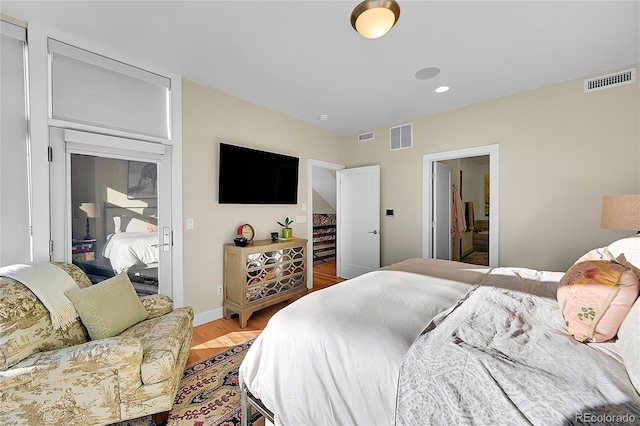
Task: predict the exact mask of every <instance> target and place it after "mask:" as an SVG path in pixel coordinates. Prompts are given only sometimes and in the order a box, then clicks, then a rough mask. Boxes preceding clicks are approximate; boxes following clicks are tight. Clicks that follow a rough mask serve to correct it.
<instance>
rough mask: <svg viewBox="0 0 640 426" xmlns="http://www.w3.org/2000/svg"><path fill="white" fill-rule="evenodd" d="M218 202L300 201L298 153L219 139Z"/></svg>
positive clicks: (285, 202)
mask: <svg viewBox="0 0 640 426" xmlns="http://www.w3.org/2000/svg"><path fill="white" fill-rule="evenodd" d="M218 158H219V164H218V166H219V167H218V170H219V174H218V202H219V203H221V204H297V203H298V164H299V162H300V161H299V159H298V158H297V157H291V156H288V155H282V154H276V153H273V152H266V151H259V150H257V149H251V148H245V147H242V146H236V145H229V144H226V143H220V152H219V157H218Z"/></svg>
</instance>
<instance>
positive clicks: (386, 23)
mask: <svg viewBox="0 0 640 426" xmlns="http://www.w3.org/2000/svg"><path fill="white" fill-rule="evenodd" d="M399 17H400V6H399V5H398V3H396V2H395V0H365V1H363V2H362V3H360V4H359V5H357V6H356V8H355V9H353V12H352V13H351V26H352V27H353V29H354V30H356V31H357V32H358V33H360V35H361V36H363V37H366V38H372V39H373V38H378V37H382V36H383V35H385V34H386V33H388V32H389V30H390V29H391V28H393V26H394V25H395V24H396V22H398V18H399Z"/></svg>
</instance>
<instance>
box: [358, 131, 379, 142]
mask: <svg viewBox="0 0 640 426" xmlns="http://www.w3.org/2000/svg"><path fill="white" fill-rule="evenodd" d="M375 138H376V133H375V132H367V133H360V134H359V135H358V142H366V141H370V140H373V139H375Z"/></svg>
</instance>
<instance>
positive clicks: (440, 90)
mask: <svg viewBox="0 0 640 426" xmlns="http://www.w3.org/2000/svg"><path fill="white" fill-rule="evenodd" d="M449 89H450V87H449V86H440V87H438V88H437V89H436V93H444V92H446V91H448V90H449Z"/></svg>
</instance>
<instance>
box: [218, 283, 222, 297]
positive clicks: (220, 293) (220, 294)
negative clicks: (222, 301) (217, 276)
mask: <svg viewBox="0 0 640 426" xmlns="http://www.w3.org/2000/svg"><path fill="white" fill-rule="evenodd" d="M218 296H222V286H221V285H219V286H218Z"/></svg>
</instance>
